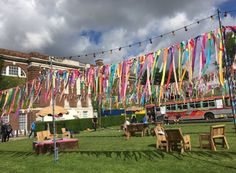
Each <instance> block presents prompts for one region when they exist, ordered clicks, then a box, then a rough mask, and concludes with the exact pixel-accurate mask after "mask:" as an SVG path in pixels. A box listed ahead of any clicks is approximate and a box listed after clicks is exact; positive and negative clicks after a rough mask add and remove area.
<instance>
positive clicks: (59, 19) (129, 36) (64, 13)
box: [0, 0, 236, 64]
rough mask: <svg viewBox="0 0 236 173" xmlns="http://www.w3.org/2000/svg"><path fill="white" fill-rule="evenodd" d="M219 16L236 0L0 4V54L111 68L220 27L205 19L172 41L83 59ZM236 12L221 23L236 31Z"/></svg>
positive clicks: (56, 0) (27, 0)
mask: <svg viewBox="0 0 236 173" xmlns="http://www.w3.org/2000/svg"><path fill="white" fill-rule="evenodd" d="M218 8H219V9H220V10H221V11H228V10H236V0H207V1H206V0H191V1H189V0H175V1H173V0H165V1H161V0H119V1H118V0H96V1H95V0H18V1H16V0H1V1H0V48H5V49H10V50H17V51H22V52H34V51H36V52H40V53H42V54H46V55H51V56H61V57H63V56H66V57H70V56H73V59H75V60H79V61H81V62H88V63H94V61H95V60H96V59H103V60H104V62H105V63H109V64H110V63H115V62H119V61H122V60H123V59H127V58H130V57H135V56H138V55H141V54H144V53H148V52H151V51H154V50H157V49H160V48H164V47H168V46H170V45H173V44H175V43H178V42H180V41H182V40H187V39H189V38H191V37H195V36H197V35H200V34H201V33H204V32H207V31H210V30H213V29H215V28H217V27H218V21H217V19H216V18H215V19H213V20H211V19H209V20H206V21H204V22H201V23H200V24H198V25H194V26H192V27H189V28H188V31H187V32H186V31H184V30H181V31H179V32H176V33H175V36H173V35H168V36H165V37H163V38H161V39H160V38H159V39H155V40H152V44H150V43H149V42H148V41H147V42H146V43H143V44H142V45H141V46H133V47H131V48H127V49H121V51H119V50H116V51H113V52H112V54H111V53H105V54H103V55H97V56H96V57H93V56H87V57H85V56H81V57H78V55H85V54H87V53H93V52H98V51H103V50H110V49H113V48H119V47H121V46H125V45H129V44H132V43H134V42H139V41H142V40H146V39H147V40H148V39H149V38H150V37H154V36H158V35H160V34H163V33H166V32H169V31H172V30H175V29H177V28H179V27H183V26H185V25H187V24H189V23H192V22H196V21H197V20H199V19H201V18H205V17H208V16H210V15H212V14H215V13H216V10H217V9H218ZM235 19H236V12H234V13H231V14H228V15H227V17H226V18H223V19H222V22H223V25H236V20H235Z"/></svg>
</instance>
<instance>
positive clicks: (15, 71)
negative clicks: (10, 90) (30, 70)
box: [2, 66, 26, 77]
mask: <svg viewBox="0 0 236 173" xmlns="http://www.w3.org/2000/svg"><path fill="white" fill-rule="evenodd" d="M2 74H3V75H6V76H18V77H26V73H25V72H24V70H23V69H21V68H20V67H17V66H7V67H6V68H3V70H2Z"/></svg>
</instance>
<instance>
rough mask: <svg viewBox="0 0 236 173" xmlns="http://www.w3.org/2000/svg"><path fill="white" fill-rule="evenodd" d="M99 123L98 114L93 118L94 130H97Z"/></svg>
mask: <svg viewBox="0 0 236 173" xmlns="http://www.w3.org/2000/svg"><path fill="white" fill-rule="evenodd" d="M97 123H98V118H97V117H96V116H94V117H93V118H92V125H93V129H94V131H96V130H97Z"/></svg>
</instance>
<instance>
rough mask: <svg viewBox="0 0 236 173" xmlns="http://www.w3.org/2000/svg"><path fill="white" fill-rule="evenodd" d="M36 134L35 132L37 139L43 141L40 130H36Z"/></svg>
mask: <svg viewBox="0 0 236 173" xmlns="http://www.w3.org/2000/svg"><path fill="white" fill-rule="evenodd" d="M36 134H37V141H38V142H41V141H44V138H43V133H42V132H37V133H36Z"/></svg>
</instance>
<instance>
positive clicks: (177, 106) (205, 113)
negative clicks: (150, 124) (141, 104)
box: [145, 96, 232, 120]
mask: <svg viewBox="0 0 236 173" xmlns="http://www.w3.org/2000/svg"><path fill="white" fill-rule="evenodd" d="M145 107H146V112H148V111H149V110H151V111H152V112H155V114H156V116H157V117H158V116H162V115H167V117H168V120H176V119H179V118H181V119H182V120H193V119H198V120H200V119H215V118H230V117H232V110H231V106H230V100H229V97H228V96H225V97H223V96H211V97H206V98H196V99H187V100H182V101H169V102H163V103H161V106H157V105H155V104H148V105H146V106H145Z"/></svg>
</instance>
